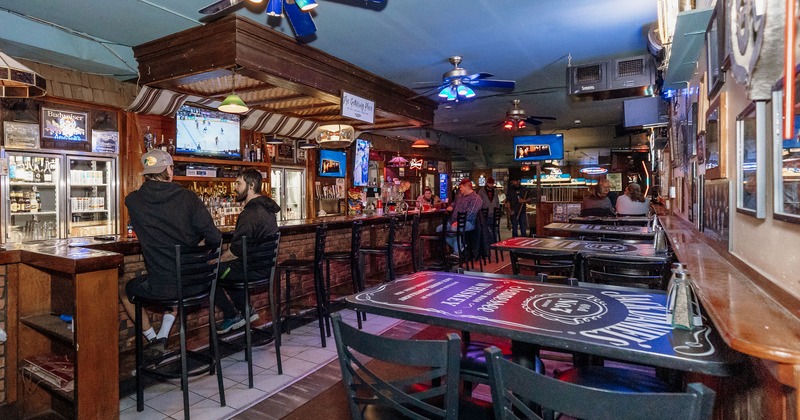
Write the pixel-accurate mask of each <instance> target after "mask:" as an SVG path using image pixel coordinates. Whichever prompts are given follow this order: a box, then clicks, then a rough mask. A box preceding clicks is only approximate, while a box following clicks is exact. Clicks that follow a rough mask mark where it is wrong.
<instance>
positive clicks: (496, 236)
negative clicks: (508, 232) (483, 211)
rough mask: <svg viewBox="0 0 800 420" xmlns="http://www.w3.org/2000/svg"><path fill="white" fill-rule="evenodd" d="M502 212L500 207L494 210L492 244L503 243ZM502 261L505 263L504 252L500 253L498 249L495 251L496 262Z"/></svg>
mask: <svg viewBox="0 0 800 420" xmlns="http://www.w3.org/2000/svg"><path fill="white" fill-rule="evenodd" d="M502 215H503V214H502V212H501V211H500V208H499V207H496V208H495V209H494V213H492V243H497V242H500V241H502V240H503V239H501V238H500V216H502ZM498 252H499V253H500V259H499V260H498V259H497V253H498ZM500 261H504V262H505V259H504V258H503V251H498V250H497V249H495V250H494V262H496V263H499V262H500Z"/></svg>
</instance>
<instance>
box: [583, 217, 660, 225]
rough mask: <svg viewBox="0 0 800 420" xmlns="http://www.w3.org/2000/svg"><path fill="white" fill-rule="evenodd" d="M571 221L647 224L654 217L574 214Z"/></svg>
mask: <svg viewBox="0 0 800 420" xmlns="http://www.w3.org/2000/svg"><path fill="white" fill-rule="evenodd" d="M569 222H570V223H578V224H587V225H614V226H631V225H632V226H647V225H648V224H650V223H652V222H653V218H652V217H648V216H615V217H600V216H573V217H570V218H569Z"/></svg>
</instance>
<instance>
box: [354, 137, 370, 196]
mask: <svg viewBox="0 0 800 420" xmlns="http://www.w3.org/2000/svg"><path fill="white" fill-rule="evenodd" d="M353 185H355V186H356V187H366V186H367V185H369V142H368V141H367V140H362V139H356V156H355V164H354V165H353Z"/></svg>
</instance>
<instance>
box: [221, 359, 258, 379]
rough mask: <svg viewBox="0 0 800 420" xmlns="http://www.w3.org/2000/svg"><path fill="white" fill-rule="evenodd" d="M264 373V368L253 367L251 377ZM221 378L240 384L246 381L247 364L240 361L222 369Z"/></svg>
mask: <svg viewBox="0 0 800 420" xmlns="http://www.w3.org/2000/svg"><path fill="white" fill-rule="evenodd" d="M263 371H264V368H262V367H259V366H256V365H255V364H254V365H253V375H257V374H259V373H261V372H263ZM222 376H223V377H225V378H228V379H230V380H232V381H235V382H242V381H246V380H247V376H248V375H247V362H245V361H241V362H238V363H236V364H233V365H230V366H228V367H227V368H222Z"/></svg>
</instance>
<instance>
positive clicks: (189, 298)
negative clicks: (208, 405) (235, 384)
mask: <svg viewBox="0 0 800 420" xmlns="http://www.w3.org/2000/svg"><path fill="white" fill-rule="evenodd" d="M220 250H221V247H220V246H216V247H183V249H182V247H181V246H180V245H175V246H174V248H173V247H165V248H163V249H162V251H163V252H164V253H166V254H168V255H169V254H172V255H174V256H175V267H176V268H177V273H176V275H175V285H176V286H177V287H176V290H177V296H175V297H167V298H150V297H141V296H134V297H133V298H132V299H131V300H132V301H133V303H134V304H135V305H136V316H135V318H136V319H135V320H134V329H135V335H136V411H143V410H144V379H143V376H144V375H145V374H147V375H152V376H156V377H160V378H169V379H176V378H180V379H181V389H182V390H183V417H184V418H185V419H187V420H188V419H189V383H188V382H189V377H190V376H198V375H201V374H204V373H208V374H213V373H214V372H215V371H216V373H217V386H218V388H219V403H220V406H221V407H224V406H225V387H224V385H223V383H222V365H221V364H220V357H219V346H218V342H217V328H216V324H214V322H213V318H214V316H213V314H212V315H211V316H210V318H211V322H209V323H208V330H209V348H210V355H209V354H204V353H200V352H196V351H192V350H188V349H187V346H186V313H187V311H190V310H191V311H195V310H198V309H202V308H203V307H204V306H205V305H206V304H208V307H209V308H212V309H211V311H213V308H214V297H215V292H216V286H217V274H218V272H219V256H220ZM144 307H160V308H163V307H177V309H178V323H179V329H180V350H179V351H178V352H177V353H176V352H173V353H171V354H169V355H166V356H165V358H172V357H173V356H178V360H179V361H180V365H181V366H180V372H177V373H176V372H174V371H170V370H165V369H164V367H163V366H161V367H158V366H153V367H151V365H148V364H146V363H145V361H144V354H143V353H144V344H143V342H142V308H144ZM189 359H192V369H191V371H190V370H189ZM114 368H116V367H114Z"/></svg>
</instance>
